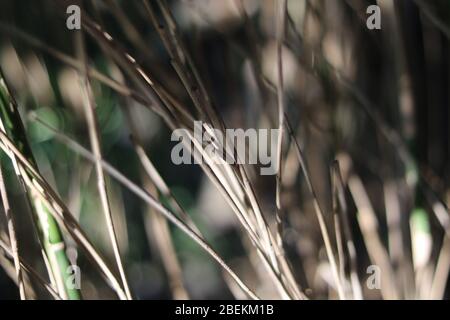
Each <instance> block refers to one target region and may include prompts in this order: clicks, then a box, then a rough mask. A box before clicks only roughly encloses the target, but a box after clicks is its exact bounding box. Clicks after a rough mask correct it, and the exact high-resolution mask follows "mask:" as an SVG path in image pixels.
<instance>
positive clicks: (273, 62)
mask: <svg viewBox="0 0 450 320" xmlns="http://www.w3.org/2000/svg"><path fill="white" fill-rule="evenodd" d="M57 2H58V4H57ZM161 2H163V3H164V4H165V5H166V6H165V8H169V9H170V12H171V13H172V15H173V19H174V21H175V22H176V24H177V32H178V35H179V37H180V39H181V41H182V43H183V44H184V48H185V50H186V51H187V52H189V54H190V57H191V58H192V63H193V65H195V66H196V68H197V71H198V74H199V77H200V78H201V79H202V80H203V83H204V85H205V90H206V91H207V92H208V95H209V97H210V98H211V103H212V104H213V105H214V107H215V110H216V111H217V114H218V115H220V117H221V118H223V121H224V123H225V126H226V127H227V128H276V127H278V109H277V89H276V87H277V83H278V82H277V81H278V73H277V72H278V68H277V66H278V65H277V58H278V54H279V51H278V43H277V12H276V10H277V5H278V4H277V1H275V0H173V1H161ZM148 3H150V6H153V7H154V8H156V9H155V12H156V16H157V19H160V20H161V19H162V18H163V16H164V11H163V10H157V9H158V8H160V7H159V1H156V0H155V1H154V0H150V1H148ZM66 4H78V5H80V6H81V7H82V8H83V11H82V19H84V18H83V17H84V16H83V15H86V16H88V17H89V19H90V21H93V22H95V23H96V24H98V25H99V26H101V28H102V29H103V30H105V31H107V32H108V34H109V35H110V36H112V38H113V39H114V40H113V41H114V43H116V44H118V47H119V48H120V49H119V50H121V51H122V52H126V53H128V54H129V55H131V56H132V57H133V58H134V59H135V60H136V61H137V63H138V64H139V65H140V66H141V67H142V70H144V72H145V73H146V74H148V75H150V76H151V79H152V81H155V82H156V83H158V84H159V85H161V87H163V88H164V89H165V90H166V91H167V92H168V93H170V95H171V96H172V97H175V98H176V99H177V100H178V101H179V102H180V104H182V105H183V106H186V110H189V112H190V113H191V114H193V115H194V118H197V119H200V116H199V114H197V113H195V111H192V110H194V109H195V108H194V107H195V105H194V103H193V100H192V97H191V96H190V94H189V92H188V91H187V90H186V89H185V87H184V83H183V81H182V80H181V79H180V77H179V76H178V73H177V72H176V68H175V67H174V66H176V65H175V64H174V63H172V62H173V57H172V58H171V55H170V54H169V53H168V50H167V47H166V45H165V43H164V41H162V39H161V35H160V34H159V33H158V30H157V29H156V28H155V26H154V24H153V23H152V21H151V19H150V18H149V15H148V13H147V11H146V9H145V5H144V1H138V0H133V1H119V0H89V1H82V2H81V1H79V2H77V1H72V2H68V3H65V2H64V1H62V2H60V1H51V0H38V1H36V0H34V1H32V0H20V1H17V0H2V1H1V2H0V66H1V69H2V70H3V73H4V76H5V80H6V81H7V83H8V84H9V86H10V89H11V91H12V94H13V95H14V97H15V99H16V100H17V103H18V106H19V109H20V113H21V116H22V120H23V122H24V124H25V128H26V133H27V137H28V140H29V142H30V144H31V147H32V151H33V154H34V156H35V158H36V161H37V163H38V167H39V170H40V172H41V174H42V175H43V176H44V177H45V179H46V180H47V181H48V182H49V184H50V185H51V186H52V187H53V188H54V190H56V191H57V193H58V194H59V196H60V197H61V199H62V200H63V201H64V203H65V204H66V205H67V207H68V208H69V209H70V212H71V213H72V214H73V216H74V217H75V219H76V220H77V221H78V222H79V224H80V226H81V227H82V228H83V230H84V231H85V233H86V234H87V235H88V236H89V238H90V239H91V241H92V242H93V244H94V245H95V247H96V248H97V249H98V251H100V252H101V253H102V256H103V257H105V260H106V261H108V262H109V263H111V265H114V261H115V260H114V255H113V250H112V247H111V243H110V241H109V237H108V233H107V229H106V227H105V222H104V221H105V220H104V216H103V213H102V208H101V202H100V199H99V193H98V188H97V178H96V173H95V168H94V166H93V164H92V162H90V161H87V160H85V159H84V158H83V157H81V156H80V155H79V154H77V153H76V152H74V151H73V150H71V149H70V148H68V146H67V143H64V142H62V141H61V140H60V139H57V137H56V133H55V131H54V130H51V129H49V128H48V127H46V126H45V125H43V124H42V123H41V122H44V123H46V124H48V125H50V126H51V127H53V128H55V129H56V130H57V131H58V132H61V133H64V134H66V135H67V136H69V137H71V138H72V139H73V140H75V141H77V142H78V143H79V144H81V145H83V146H84V147H86V148H88V149H89V148H90V140H89V133H88V128H87V125H86V120H85V114H84V111H83V103H84V102H83V99H82V97H83V94H82V88H81V87H80V86H81V84H80V80H79V75H78V72H77V69H76V68H74V67H73V66H74V63H76V62H77V61H78V57H79V55H78V52H77V49H78V48H77V45H76V33H77V32H78V33H79V32H83V33H84V44H85V49H86V57H87V58H86V60H87V63H88V64H89V66H91V67H92V68H95V69H96V70H97V71H98V72H100V73H101V74H104V75H106V76H107V77H109V78H111V79H114V81H116V82H117V83H120V84H123V85H126V86H127V87H129V88H132V89H133V90H135V91H136V92H138V93H139V94H140V96H142V95H144V96H145V93H144V92H143V89H142V88H141V87H139V86H138V85H136V82H135V81H133V79H132V77H130V75H129V73H128V72H127V71H126V70H124V68H123V65H120V63H117V60H116V59H115V58H114V52H115V51H114V50H112V49H111V48H108V47H107V45H105V43H103V42H101V41H99V39H98V38H97V37H95V36H92V33H90V32H85V31H76V30H68V29H67V28H66V18H67V17H68V15H67V14H66V12H65V8H66V7H67V5H66ZM374 4H375V5H379V7H380V9H381V30H369V29H368V28H367V26H366V20H367V18H368V16H369V15H368V14H367V13H366V9H367V7H368V6H369V5H374ZM285 22H286V24H285V33H284V40H283V42H282V46H281V57H282V65H283V72H282V73H283V85H284V88H283V90H284V104H285V110H286V116H287V118H288V119H289V121H290V123H291V125H292V127H293V131H294V132H295V135H296V137H297V139H298V142H299V144H300V145H301V147H302V148H303V152H304V156H305V160H306V163H307V168H308V172H309V176H310V178H311V182H312V185H313V187H314V190H315V194H316V197H317V200H318V203H319V204H320V207H321V208H322V211H323V214H324V218H325V224H326V226H327V228H328V231H329V233H330V237H331V242H332V245H333V248H335V252H336V256H338V255H339V252H338V251H339V250H341V251H343V252H344V253H343V255H342V256H341V255H339V256H340V257H344V258H342V259H338V263H339V270H340V271H341V272H342V274H343V276H342V279H344V280H343V284H344V286H345V287H346V288H347V287H351V284H350V282H351V281H350V280H349V279H350V276H346V275H349V274H350V273H351V272H350V271H349V270H355V271H356V274H357V277H358V279H359V282H360V284H361V288H362V297H364V298H367V299H381V298H394V299H405V298H411V299H414V298H418V299H429V298H435V299H442V298H449V293H450V292H449V286H448V284H447V283H448V274H449V268H450V243H449V240H448V239H449V238H448V235H450V232H449V230H450V220H449V217H448V206H449V202H450V188H449V182H450V179H449V173H450V171H449V169H450V168H449V167H450V161H449V160H450V159H449V156H450V140H449V137H450V127H449V121H450V114H449V110H450V108H449V98H450V94H449V88H450V82H449V80H450V64H449V62H450V52H449V39H450V3H449V2H448V1H446V0H434V1H423V0H396V1H394V0H378V1H369V0H338V1H336V0H288V1H287V14H286V21H285ZM82 29H84V26H83V27H82ZM169 30H170V24H169ZM93 78H94V77H93ZM91 86H92V92H93V96H94V99H95V105H96V109H95V112H96V115H97V120H98V129H99V136H100V140H101V150H102V155H103V157H104V159H105V160H106V161H108V162H109V163H110V164H112V165H113V166H114V167H116V168H117V169H118V170H119V171H120V172H122V173H123V174H124V175H125V176H126V177H128V178H129V179H130V180H132V181H134V182H136V183H137V184H139V185H141V186H143V187H144V188H147V187H148V181H147V180H148V179H146V178H145V173H144V170H143V167H142V165H141V162H140V160H139V156H138V155H137V153H136V150H135V146H134V145H133V143H132V140H131V139H130V134H132V133H133V134H135V135H137V136H139V138H140V142H141V144H142V146H143V149H144V150H145V152H146V154H147V155H148V157H149V159H150V160H151V161H152V163H153V164H154V166H155V167H156V169H157V170H158V171H159V173H160V175H161V176H162V177H163V178H164V180H165V181H166V183H167V185H168V187H169V188H170V190H171V192H172V194H173V196H174V197H175V198H176V199H177V201H178V202H179V204H180V206H182V207H183V209H184V210H185V211H186V212H187V213H188V215H189V216H190V217H191V218H192V220H193V221H194V222H195V224H196V226H197V227H198V229H199V230H200V231H201V233H202V235H203V236H204V237H205V239H207V240H208V242H209V243H210V244H211V246H212V247H213V248H214V249H215V250H216V251H217V252H218V253H219V254H220V256H221V257H222V258H223V260H224V261H226V262H227V264H228V265H229V266H230V267H231V268H232V269H233V270H234V271H235V272H236V273H237V274H238V275H239V277H240V278H241V279H242V280H243V281H244V282H245V283H246V284H248V286H249V287H250V288H252V289H253V290H254V291H255V292H257V293H258V294H259V295H260V296H261V297H262V298H279V295H278V293H277V291H276V288H275V287H274V285H273V283H272V282H271V280H270V279H269V276H268V274H267V272H266V271H265V270H263V269H261V263H260V262H259V261H258V257H257V254H256V252H255V250H254V248H253V247H252V245H251V242H250V241H249V238H248V236H247V234H246V232H245V231H244V229H243V227H242V224H241V223H240V222H239V220H238V219H237V217H236V215H235V214H234V213H233V209H232V208H231V207H230V206H229V204H228V203H227V201H226V199H224V196H223V194H222V193H221V192H220V191H219V190H218V189H217V188H216V186H215V185H214V184H213V183H212V182H211V180H210V179H209V178H208V176H207V175H206V174H205V172H204V171H203V170H202V168H201V167H200V166H198V165H178V166H177V165H174V164H173V163H172V161H171V158H170V154H171V150H172V148H173V146H174V145H175V142H172V141H171V140H170V136H171V132H172V130H171V128H170V127H169V126H168V125H167V124H166V123H165V122H164V120H163V119H162V118H161V117H160V116H159V115H158V114H157V113H156V112H154V110H152V109H151V108H149V107H148V105H145V103H144V102H143V101H142V99H139V97H138V98H136V95H134V96H133V94H131V95H130V94H122V93H120V92H118V91H117V90H114V89H113V88H111V87H110V86H108V85H105V83H103V82H101V81H98V79H92V80H91ZM119 91H120V90H119ZM138 96H139V95H138ZM284 149H285V151H284V152H285V153H284V155H285V156H284V162H283V169H284V170H283V174H282V188H281V207H282V212H283V217H282V225H283V228H282V229H283V230H282V234H281V236H282V240H283V247H284V252H285V255H286V257H287V258H288V260H289V262H290V265H291V269H292V274H293V275H294V277H295V281H296V283H298V284H299V286H300V288H301V289H302V291H303V293H304V294H305V295H306V296H307V297H308V298H311V299H328V298H330V299H335V298H337V293H336V284H335V282H334V280H333V276H332V272H331V271H330V264H329V262H328V259H327V253H326V250H325V247H324V242H323V240H322V236H321V230H320V226H319V223H318V220H317V217H316V211H315V208H314V197H313V196H312V195H311V193H310V190H309V189H308V186H307V182H306V181H305V176H304V174H303V172H302V169H301V166H300V165H299V162H298V161H297V158H296V152H295V148H294V147H292V146H289V145H288V144H287V143H286V144H285V148H284ZM0 157H1V159H2V168H3V171H4V176H5V183H6V186H7V190H8V195H9V199H10V204H11V208H12V212H13V214H14V216H15V220H16V228H17V238H18V244H19V252H20V254H21V256H23V257H24V258H25V259H26V260H27V262H28V263H29V264H30V265H32V266H33V268H34V269H35V270H36V271H37V272H38V273H39V274H41V275H42V277H43V278H44V279H48V276H47V274H46V268H45V264H44V262H43V260H42V256H41V254H40V249H39V244H38V242H37V238H36V236H35V232H34V231H33V228H34V226H33V223H32V219H31V218H30V217H31V216H30V214H29V207H28V206H27V202H26V201H25V200H24V199H25V195H24V191H23V189H22V188H21V185H20V183H19V182H18V181H17V177H16V176H15V172H14V169H13V166H12V165H11V164H10V162H9V161H8V157H7V156H6V155H5V153H4V152H1V154H0ZM334 160H338V163H339V167H340V175H341V176H342V180H343V188H342V189H343V190H341V192H340V193H339V195H342V197H343V202H341V206H342V203H345V204H346V213H347V218H348V221H347V222H348V223H347V224H346V226H348V227H349V233H346V232H343V233H345V236H344V238H346V239H347V238H348V234H351V237H352V239H351V240H352V243H354V247H355V254H354V257H353V258H352V255H351V252H350V253H349V252H348V250H349V249H348V247H346V246H345V241H341V242H340V240H339V239H340V238H339V237H343V235H342V234H341V232H336V231H340V229H339V228H337V227H336V225H335V220H334V219H335V218H333V212H334V211H335V210H334V209H335V206H333V203H334V202H335V200H336V198H337V193H338V191H336V188H335V187H336V184H334V183H333V181H334V177H335V176H336V172H335V171H334V170H333V168H334V167H333V163H334V164H336V162H333V161H334ZM257 172H258V171H257ZM146 181H147V182H146ZM106 183H107V188H108V194H109V200H110V206H111V213H112V216H113V221H114V225H115V227H116V235H117V238H118V245H119V248H120V252H121V256H122V258H123V264H124V267H125V272H126V274H127V278H128V282H129V285H130V289H131V292H132V294H133V297H135V298H138V299H172V298H193V299H215V298H222V299H232V298H242V297H243V296H242V293H240V292H239V290H236V288H235V287H233V285H230V281H229V279H227V276H224V273H223V271H222V269H221V268H220V266H218V265H217V264H216V263H215V262H214V261H213V260H212V259H211V258H210V257H209V256H208V255H207V254H206V253H205V252H204V251H203V250H202V249H201V248H200V247H199V246H198V245H197V244H196V243H195V242H193V241H192V240H191V239H189V238H188V237H187V236H186V235H185V234H184V233H183V232H181V231H180V230H179V229H178V228H176V227H174V226H173V225H171V224H169V225H167V224H166V222H165V221H164V219H163V221H161V218H158V217H160V216H159V215H158V213H157V212H156V211H154V210H152V209H151V208H149V206H148V205H147V204H146V203H144V202H143V201H141V199H139V198H138V197H136V195H134V194H133V193H132V192H130V191H129V190H128V189H127V188H126V187H123V186H122V185H120V184H119V183H117V182H116V181H115V180H113V179H111V178H109V177H107V179H106ZM251 183H252V186H253V188H254V191H255V194H256V195H257V197H258V202H259V204H260V206H261V210H262V212H263V214H264V216H265V217H266V219H267V221H268V224H269V225H270V226H271V227H273V228H275V227H274V226H275V225H276V223H277V222H276V215H275V214H274V212H275V211H276V197H275V194H276V178H275V176H259V175H254V176H251ZM147 190H150V191H151V188H148V189H147ZM150 191H149V192H150ZM341 200H342V199H341ZM161 201H162V202H163V203H166V202H165V200H164V199H163V200H161ZM165 228H167V230H166V229H165ZM161 230H163V231H161ZM165 231H167V232H165ZM446 232H447V236H446ZM0 235H1V239H4V240H5V239H8V238H7V228H6V222H5V219H4V215H3V214H2V215H0ZM65 239H66V245H67V249H66V252H67V255H68V257H69V259H70V261H71V262H74V263H75V264H76V265H78V266H79V267H80V269H81V291H82V294H83V297H84V298H87V299H115V298H116V296H115V294H114V291H113V290H111V289H110V287H109V286H108V284H107V283H105V281H104V280H103V279H102V278H101V277H100V276H99V275H98V272H97V271H96V270H95V269H94V268H93V267H92V264H91V263H90V261H89V260H88V259H87V258H86V256H85V255H83V253H82V252H81V251H80V250H78V249H77V246H76V245H75V243H74V242H73V240H72V239H71V238H70V237H69V236H67V235H66V236H65ZM347 240H348V239H347ZM5 242H7V240H5ZM340 243H344V248H341V246H340V245H339V244H340ZM0 253H2V254H0V266H1V268H0V299H18V298H19V293H18V290H17V286H16V284H15V280H14V279H15V278H14V272H13V270H14V269H12V271H11V267H12V264H11V259H10V257H8V256H7V255H6V254H5V253H4V252H3V251H1V250H0ZM172 253H174V255H172ZM174 261H175V262H174ZM355 262H356V263H355ZM380 264H381V265H380ZM370 265H378V266H380V267H381V268H382V270H383V272H382V277H383V278H382V287H383V286H385V287H384V288H382V290H378V289H370V288H368V286H367V285H366V281H367V280H368V279H369V277H370V275H371V274H370V273H368V272H367V268H368V266H370ZM114 270H115V269H114ZM345 279H347V280H345ZM30 283H33V280H30ZM33 287H34V291H35V295H36V297H38V298H42V299H48V298H51V297H50V296H49V294H48V293H47V292H45V291H44V290H42V288H40V287H39V286H37V285H34V286H33ZM344 289H345V288H344ZM347 289H348V288H347ZM347 289H345V290H347ZM348 290H350V291H351V289H348ZM349 296H351V295H349Z"/></svg>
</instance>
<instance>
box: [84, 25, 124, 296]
mask: <svg viewBox="0 0 450 320" xmlns="http://www.w3.org/2000/svg"><path fill="white" fill-rule="evenodd" d="M78 35H79V36H78V37H77V40H78V41H77V45H78V48H79V51H80V56H81V61H82V62H83V65H84V66H85V68H84V70H83V73H82V74H81V76H80V81H81V84H82V85H81V87H82V90H83V102H84V103H83V106H84V112H85V116H86V122H87V127H88V131H89V139H90V143H91V148H92V152H93V154H94V158H95V163H94V164H95V170H96V174H97V187H98V191H99V194H100V200H101V204H102V209H103V214H104V216H105V220H106V226H107V230H108V234H109V237H110V241H111V245H112V247H113V252H114V257H115V259H116V263H117V267H118V269H119V273H120V277H121V279H122V285H123V288H124V291H125V294H126V295H127V298H128V299H129V300H131V292H130V288H129V286H128V281H127V278H126V275H125V270H124V266H123V262H122V258H121V256H120V249H119V245H118V243H117V235H116V231H115V227H114V222H113V219H112V215H111V208H110V205H109V199H108V190H107V189H106V182H105V176H104V173H103V168H102V166H101V161H102V154H101V146H100V138H99V133H98V128H97V120H96V115H95V106H94V104H95V102H94V99H93V97H92V89H91V85H90V81H89V76H88V72H87V61H86V57H85V49H84V43H83V39H82V34H81V33H78Z"/></svg>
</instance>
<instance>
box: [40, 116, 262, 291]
mask: <svg viewBox="0 0 450 320" xmlns="http://www.w3.org/2000/svg"><path fill="white" fill-rule="evenodd" d="M36 119H38V118H36ZM37 121H38V122H39V123H41V124H42V125H44V126H45V127H46V128H48V129H49V130H52V131H53V132H54V133H55V138H56V139H58V140H60V141H61V142H62V143H63V144H65V145H66V146H67V147H68V148H69V149H71V150H73V151H74V152H76V153H77V154H79V155H80V156H82V157H83V158H85V159H87V160H89V161H91V162H94V161H95V157H94V155H93V154H92V153H91V152H90V151H89V150H87V149H86V148H84V147H83V146H81V145H80V144H78V143H77V142H76V141H74V140H72V139H71V138H70V137H68V136H66V135H64V134H62V133H60V132H58V131H57V130H55V129H54V128H52V127H51V126H49V125H47V124H46V123H45V122H43V121H42V120H37ZM101 164H102V167H103V169H104V170H105V171H106V172H108V174H109V175H110V176H111V177H113V178H114V179H116V180H117V181H118V182H119V183H121V184H122V185H123V186H124V187H126V188H127V189H128V190H130V191H131V192H132V193H134V194H135V195H136V196H138V197H139V198H141V199H142V200H143V201H144V202H146V203H147V204H149V205H150V206H151V207H152V208H154V209H155V210H156V211H157V212H159V213H160V214H162V215H163V216H164V217H166V219H168V220H169V221H170V222H172V223H173V224H174V225H175V226H176V227H177V228H179V229H180V230H181V231H182V232H183V233H185V234H186V235H187V236H188V237H189V238H191V239H192V240H193V241H194V242H196V243H197V244H198V245H199V246H200V247H201V248H202V249H204V250H205V251H206V252H207V253H208V254H209V255H210V256H211V257H212V258H213V259H214V260H215V261H216V262H217V263H218V264H219V265H220V266H221V267H222V268H223V269H224V270H225V271H226V272H227V273H228V274H229V275H230V276H231V277H232V278H233V280H234V281H235V282H236V283H237V284H238V285H239V287H240V288H241V289H242V290H243V291H244V292H245V293H246V295H247V296H248V297H250V298H251V299H255V300H259V298H258V296H257V295H256V294H255V293H254V292H253V291H252V290H250V289H249V288H248V287H247V286H246V285H245V284H244V282H243V281H242V280H241V279H240V278H239V277H238V276H237V275H236V273H234V271H233V270H232V269H231V268H230V267H229V266H228V265H227V264H226V263H225V262H224V261H223V259H222V258H221V257H220V256H219V255H218V254H217V252H216V251H215V250H214V249H213V248H211V246H210V245H209V244H208V243H207V242H206V240H204V239H203V237H202V236H200V235H198V234H197V233H196V232H195V231H193V230H192V229H191V228H190V227H189V225H188V224H186V222H184V221H183V220H181V219H180V218H179V217H178V216H177V215H176V214H174V213H172V212H171V211H170V210H168V209H167V208H165V207H164V206H163V205H162V204H161V203H160V202H159V201H157V200H156V199H155V198H154V197H152V196H151V195H150V194H149V193H148V192H146V191H145V190H143V189H142V188H141V187H139V186H138V185H137V184H135V183H134V182H132V181H131V180H130V179H128V178H127V177H126V176H124V175H123V174H122V173H120V172H119V171H118V170H117V169H116V168H114V167H113V166H111V165H110V164H109V163H107V162H106V161H105V160H102V161H101Z"/></svg>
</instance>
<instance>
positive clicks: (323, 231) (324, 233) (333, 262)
mask: <svg viewBox="0 0 450 320" xmlns="http://www.w3.org/2000/svg"><path fill="white" fill-rule="evenodd" d="M285 122H286V129H287V130H288V132H289V136H290V138H291V140H292V143H293V144H294V146H295V150H296V151H297V157H298V161H299V162H300V167H301V169H302V172H303V175H304V177H305V181H306V185H307V187H308V190H309V192H310V193H311V195H312V200H313V205H314V210H315V213H316V216H317V220H318V222H319V227H320V232H321V234H322V238H323V241H324V244H325V250H326V252H327V257H328V261H329V262H330V266H331V271H332V273H333V277H334V280H335V283H336V287H337V290H338V294H339V298H340V299H345V294H344V289H343V287H342V283H341V279H340V277H339V272H338V267H337V264H336V259H335V257H334V253H333V247H332V245H331V241H330V236H329V234H328V230H327V226H326V224H325V219H324V217H323V212H322V209H321V207H320V205H319V201H318V200H317V196H316V192H315V190H314V188H313V185H312V182H311V179H310V177H309V172H308V169H307V167H306V162H305V157H304V156H303V151H302V148H301V147H300V144H299V143H298V141H297V138H296V136H295V133H294V131H293V129H292V126H291V125H290V123H289V120H288V119H287V118H285Z"/></svg>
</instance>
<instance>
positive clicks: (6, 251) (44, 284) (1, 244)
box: [0, 239, 63, 300]
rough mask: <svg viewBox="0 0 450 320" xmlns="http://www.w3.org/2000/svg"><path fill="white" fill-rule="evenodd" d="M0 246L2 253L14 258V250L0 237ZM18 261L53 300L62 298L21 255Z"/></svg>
mask: <svg viewBox="0 0 450 320" xmlns="http://www.w3.org/2000/svg"><path fill="white" fill-rule="evenodd" d="M0 248H1V249H2V251H3V253H4V254H5V255H7V256H8V257H9V258H12V259H15V258H14V252H13V249H12V248H9V246H8V245H7V244H6V243H5V242H4V241H3V240H2V239H0ZM18 258H19V262H20V267H21V269H23V271H25V272H26V273H27V274H28V275H29V276H30V277H31V278H33V279H34V280H36V282H37V283H39V285H40V286H42V288H44V289H45V290H46V291H47V292H48V293H49V294H50V295H51V296H52V297H53V298H54V299H55V300H63V298H62V297H61V296H60V295H59V294H58V292H56V290H55V289H54V288H53V287H52V286H51V285H50V284H48V283H47V282H46V281H45V280H44V279H42V277H41V276H40V275H39V273H38V272H37V271H36V270H34V269H33V267H31V266H30V264H29V263H27V262H25V261H24V260H23V259H22V257H20V256H19V257H18Z"/></svg>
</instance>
